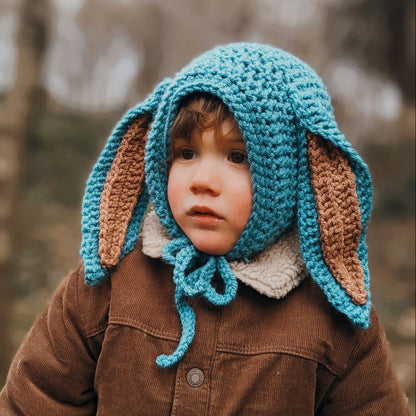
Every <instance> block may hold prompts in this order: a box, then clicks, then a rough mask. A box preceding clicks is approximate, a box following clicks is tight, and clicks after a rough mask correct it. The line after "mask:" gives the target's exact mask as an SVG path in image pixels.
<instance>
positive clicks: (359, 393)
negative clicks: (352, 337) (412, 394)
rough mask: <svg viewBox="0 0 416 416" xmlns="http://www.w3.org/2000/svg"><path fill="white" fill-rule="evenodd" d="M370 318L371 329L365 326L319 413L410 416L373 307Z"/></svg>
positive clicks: (327, 415) (359, 415)
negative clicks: (365, 328) (342, 371)
mask: <svg viewBox="0 0 416 416" xmlns="http://www.w3.org/2000/svg"><path fill="white" fill-rule="evenodd" d="M371 322H372V323H371V326H370V328H369V329H367V330H362V335H361V336H360V337H359V341H358V343H357V345H356V347H355V349H354V350H353V352H352V354H351V356H350V358H349V360H348V363H347V365H346V370H345V372H344V374H343V375H342V376H341V377H339V378H337V379H335V381H334V382H333V384H332V386H331V387H330V388H329V390H328V392H327V395H326V398H325V400H324V402H323V403H322V405H321V406H320V409H318V412H317V414H318V415H319V416H370V415H389V416H408V415H409V416H410V413H409V408H408V401H407V398H406V397H405V395H404V394H403V393H402V392H401V390H400V387H399V385H398V382H397V378H396V375H395V372H394V370H393V368H392V364H391V361H390V358H389V351H388V344H387V340H386V336H385V334H384V332H383V330H382V328H381V325H380V321H379V319H378V317H377V315H376V314H375V312H374V311H372V315H371Z"/></svg>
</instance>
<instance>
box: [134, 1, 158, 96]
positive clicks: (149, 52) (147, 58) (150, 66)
mask: <svg viewBox="0 0 416 416" xmlns="http://www.w3.org/2000/svg"><path fill="white" fill-rule="evenodd" d="M139 18H140V21H141V22H142V24H141V25H140V26H139V27H140V30H139V31H138V34H139V37H138V41H139V44H141V47H142V54H141V59H142V61H143V67H142V68H141V71H140V73H139V76H138V77H137V81H136V91H135V93H137V95H138V96H139V97H140V99H144V98H145V96H146V95H147V94H148V93H149V91H150V90H151V89H152V88H153V87H154V86H155V85H156V82H157V81H159V78H160V76H159V70H160V67H161V63H162V40H163V35H164V33H163V28H164V22H163V12H162V10H161V9H160V6H158V5H157V4H153V3H148V4H144V5H143V6H142V7H141V13H140V17H139Z"/></svg>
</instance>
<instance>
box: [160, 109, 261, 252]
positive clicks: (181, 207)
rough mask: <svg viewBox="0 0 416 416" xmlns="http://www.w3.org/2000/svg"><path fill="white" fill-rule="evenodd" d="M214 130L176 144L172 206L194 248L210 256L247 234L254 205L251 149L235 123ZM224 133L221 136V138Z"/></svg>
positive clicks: (170, 191) (170, 183) (171, 174)
mask: <svg viewBox="0 0 416 416" xmlns="http://www.w3.org/2000/svg"><path fill="white" fill-rule="evenodd" d="M219 130H220V131H219V133H220V134H218V135H217V134H216V133H215V129H209V130H202V131H201V130H199V129H195V130H193V132H192V134H191V139H190V140H189V141H188V140H187V139H185V138H180V137H179V138H176V139H173V140H172V165H171V168H170V171H169V178H168V201H169V205H170V209H171V211H172V214H173V217H174V218H175V220H176V222H177V224H178V225H179V227H181V229H182V231H183V232H184V233H185V234H186V236H187V237H188V238H189V239H190V240H191V242H192V243H193V245H194V246H195V247H196V248H197V249H198V250H200V251H202V252H205V253H207V254H213V255H223V254H226V253H228V252H229V251H230V250H231V249H232V248H233V246H234V245H235V243H236V242H237V240H238V238H239V237H240V234H241V233H242V231H243V230H244V228H245V226H246V224H247V222H248V219H249V216H250V213H251V206H252V196H253V194H252V183H251V174H250V166H249V163H248V160H247V151H246V146H245V143H244V141H243V138H242V136H241V133H240V131H239V129H238V126H237V124H236V122H235V121H234V120H233V118H231V117H230V118H228V119H226V120H225V121H224V122H223V123H222V124H221V126H220V129H219ZM221 132H222V134H221Z"/></svg>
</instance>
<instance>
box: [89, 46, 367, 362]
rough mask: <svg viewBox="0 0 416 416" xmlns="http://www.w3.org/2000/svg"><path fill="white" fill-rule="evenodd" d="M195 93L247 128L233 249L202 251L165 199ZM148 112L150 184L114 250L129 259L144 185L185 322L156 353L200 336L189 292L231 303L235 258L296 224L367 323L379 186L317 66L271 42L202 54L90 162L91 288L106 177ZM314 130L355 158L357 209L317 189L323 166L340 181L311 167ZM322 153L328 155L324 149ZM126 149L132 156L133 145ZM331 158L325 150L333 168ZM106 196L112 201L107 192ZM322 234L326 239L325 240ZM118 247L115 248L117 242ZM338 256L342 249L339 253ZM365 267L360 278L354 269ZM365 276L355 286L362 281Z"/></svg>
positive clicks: (344, 299) (315, 268) (322, 273)
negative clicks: (244, 207)
mask: <svg viewBox="0 0 416 416" xmlns="http://www.w3.org/2000/svg"><path fill="white" fill-rule="evenodd" d="M195 91H203V92H208V93H211V94H214V95H217V96H218V97H219V98H221V99H222V100H223V101H224V103H225V104H226V105H227V106H228V107H229V109H230V110H231V112H232V113H233V115H234V118H235V120H236V121H237V123H238V125H239V128H240V131H241V133H242V135H243V138H244V141H245V143H246V147H247V152H248V158H249V161H250V171H251V175H252V183H253V207H252V213H251V216H250V218H249V221H248V224H247V226H246V229H245V230H244V232H243V233H242V235H241V236H240V239H239V240H238V241H237V243H236V245H235V246H234V248H233V249H232V250H231V251H230V252H229V253H228V254H227V255H225V256H218V257H216V256H208V255H206V254H204V253H201V252H198V251H197V250H196V249H195V247H194V246H193V245H192V244H191V243H190V241H189V240H188V239H187V238H186V236H185V235H184V234H183V232H182V230H181V229H180V228H179V227H178V225H177V224H176V222H175V221H174V219H173V216H172V213H171V211H170V208H169V204H168V201H167V197H166V190H167V180H168V171H169V157H170V140H169V129H170V127H171V125H172V123H173V121H174V118H175V116H176V114H177V112H178V106H179V105H180V102H181V99H182V98H183V97H185V96H186V95H188V94H189V93H192V92H195ZM145 113H149V114H150V115H151V117H152V119H153V122H152V124H151V127H150V130H149V132H148V139H147V144H146V152H145V177H146V187H144V189H143V191H142V192H141V193H140V195H139V197H138V203H137V205H136V208H135V210H134V212H133V215H132V219H131V221H130V223H129V225H128V228H127V232H126V237H125V242H124V243H123V247H122V248H121V249H120V248H118V249H119V250H120V252H121V257H122V256H123V255H124V254H126V253H127V252H128V251H130V250H131V249H132V248H133V246H134V244H135V242H136V240H137V238H138V230H139V226H140V222H141V219H142V216H143V212H144V211H145V209H146V206H147V203H148V202H149V197H148V195H147V193H146V188H147V189H148V192H149V194H150V197H151V201H152V202H153V204H154V207H155V211H156V213H157V215H158V217H159V219H160V222H161V224H162V225H163V226H164V227H165V229H166V230H167V232H168V233H169V235H170V236H171V237H172V238H173V240H172V241H171V242H170V243H168V244H167V245H166V246H165V247H164V250H163V258H164V259H165V260H166V261H167V262H168V263H170V264H172V266H173V267H174V272H173V275H174V280H175V283H176V288H177V290H176V294H175V302H176V306H177V309H178V312H179V315H180V318H181V322H182V327H183V335H182V338H181V341H180V343H179V346H178V349H177V350H176V352H175V353H173V354H172V355H170V356H163V358H160V359H159V360H158V363H159V365H162V366H170V365H173V364H175V363H176V362H177V360H178V359H180V357H182V356H183V354H184V353H185V352H186V350H187V348H188V346H189V344H190V342H191V341H192V338H193V334H194V328H195V316H194V314H193V312H192V309H191V308H190V307H189V305H188V303H187V300H186V298H187V297H192V296H204V297H206V298H207V299H208V300H209V301H210V302H212V303H214V304H217V305H219V304H226V303H228V302H230V301H231V300H232V299H233V298H234V296H235V293H236V288H237V282H236V280H235V277H234V275H233V274H232V273H231V271H230V268H229V265H228V262H229V261H235V260H239V259H243V260H245V261H250V259H251V258H253V257H254V256H255V255H256V254H258V253H259V252H261V251H262V250H264V249H265V248H266V247H267V246H269V245H270V244H271V243H272V242H274V241H276V240H277V239H278V238H279V237H280V236H281V235H282V234H283V233H285V232H286V231H287V230H288V229H289V228H290V227H292V226H293V225H294V224H296V223H297V226H298V229H299V239H300V246H301V252H302V256H303V259H304V262H305V264H306V267H307V270H308V272H309V273H310V274H311V275H312V277H313V279H315V281H316V282H317V283H318V284H319V286H320V287H321V288H322V290H323V291H324V293H325V294H326V296H327V298H328V300H329V301H330V302H331V303H332V304H333V305H334V307H335V308H337V309H338V310H339V311H341V312H342V313H344V314H345V315H346V316H347V317H348V318H349V319H350V320H351V322H352V323H353V324H354V325H356V326H358V327H360V328H366V327H368V325H369V313H370V296H369V276H368V267H367V248H366V243H365V230H366V226H367V221H368V218H369V215H370V211H371V193H372V188H371V180H370V176H369V172H368V169H367V166H366V165H365V163H364V162H363V161H362V160H361V158H360V157H359V156H358V154H357V153H356V152H355V151H354V150H353V149H352V148H351V146H350V144H349V143H348V142H347V141H346V139H345V137H344V136H343V135H342V133H341V132H340V131H339V130H338V127H337V124H336V121H335V118H334V115H333V110H332V107H331V104H330V98H329V96H328V94H327V92H326V89H325V86H324V85H323V84H322V81H321V80H320V78H319V77H318V76H317V75H316V74H315V72H314V71H313V70H312V69H311V68H310V67H309V66H308V65H306V64H305V63H303V62H302V61H300V60H299V59H298V58H296V57H294V56H292V55H290V54H288V53H286V52H284V51H281V50H279V49H276V48H273V47H270V46H266V45H259V44H251V43H238V44H230V45H227V46H221V47H218V48H215V49H213V50H211V51H209V52H206V53H205V54H203V55H201V56H200V57H198V58H196V59H195V60H194V61H192V62H191V63H190V64H189V65H188V66H186V67H185V68H184V69H183V70H182V71H181V72H180V73H178V74H177V75H176V77H175V78H174V79H172V80H169V79H167V80H165V81H164V82H163V83H162V84H161V85H160V86H159V87H158V88H157V90H156V91H155V92H154V93H153V94H151V95H150V97H149V98H148V99H147V100H146V101H145V102H144V103H143V104H139V105H138V106H137V107H136V108H134V109H133V110H131V111H130V112H129V113H127V115H126V116H125V117H124V118H123V119H122V121H121V122H120V124H119V125H118V127H117V128H116V130H115V131H114V132H113V134H112V136H111V137H110V139H109V143H108V144H107V147H106V149H105V150H104V152H103V154H102V155H101V157H100V159H99V161H98V163H97V165H96V167H95V168H94V171H93V173H92V175H91V177H90V181H89V183H88V186H87V191H86V196H85V199H84V207H83V236H84V240H83V246H82V255H83V258H84V262H85V263H86V267H85V272H86V273H85V274H86V281H87V282H88V283H92V284H94V283H97V282H98V281H100V279H102V278H103V277H104V275H105V274H106V273H107V271H108V270H109V269H110V268H107V267H103V266H102V265H101V264H100V261H99V256H98V232H99V227H98V222H99V219H98V212H99V209H98V207H99V205H100V195H101V193H102V191H103V188H104V183H105V181H106V176H107V172H108V171H109V170H110V167H111V165H112V161H113V160H114V158H115V157H116V154H117V148H118V146H119V145H120V142H121V139H122V137H123V136H124V134H125V133H126V131H127V130H128V128H129V126H130V125H131V124H132V123H133V122H134V121H135V120H136V119H137V118H138V117H140V116H141V115H143V114H145ZM308 132H311V133H312V134H313V135H316V136H320V137H322V138H323V143H325V142H328V143H331V144H332V145H333V147H335V148H338V149H339V151H340V153H339V155H341V156H340V157H341V158H343V159H346V160H347V161H346V162H342V163H341V162H337V163H338V166H339V167H340V168H341V170H342V172H341V176H342V177H343V178H345V177H348V181H350V182H351V181H355V194H356V199H355V201H353V199H354V196H353V194H354V192H350V193H349V195H350V198H349V200H348V201H349V203H351V204H352V206H353V207H351V206H350V204H349V203H348V204H345V203H343V202H342V199H341V198H332V196H331V195H330V193H328V192H327V193H326V194H325V192H319V191H318V193H316V192H314V189H313V187H314V186H315V184H316V183H321V179H320V178H317V177H316V175H315V173H317V175H320V174H321V173H325V175H326V179H325V183H327V184H331V183H332V181H335V182H334V183H339V180H340V179H339V178H340V176H339V174H338V172H337V168H334V169H332V168H331V169H330V172H332V173H331V174H329V172H327V170H326V169H320V168H319V167H316V168H314V169H315V170H314V172H312V173H311V170H310V165H309V160H308V159H309V158H308V140H307V137H306V136H307V133H308ZM143 139H144V138H143ZM317 144H318V145H319V146H320V145H322V143H317ZM325 146H326V145H324V149H325ZM316 151H317V153H318V154H320V153H321V150H318V149H316ZM124 154H126V156H127V157H128V154H129V152H124ZM323 154H325V151H323ZM329 155H330V154H328V152H327V158H326V160H325V162H324V163H325V164H328V160H327V159H328V156H329ZM318 159H319V158H318ZM127 164H128V161H127ZM118 166H120V167H121V166H123V164H122V163H120V164H119V165H118ZM347 167H348V168H347ZM311 174H312V176H311ZM124 176H126V175H124ZM121 177H123V175H120V178H121ZM127 182H128V181H127ZM126 186H127V184H126ZM331 186H332V185H331ZM323 195H326V196H323ZM114 197H116V196H114ZM106 198H110V199H111V198H112V196H111V194H110V195H108V196H106ZM315 198H316V199H315ZM320 198H321V202H322V198H323V200H324V203H323V204H322V203H321V202H320ZM357 198H358V200H357ZM341 202H342V203H341ZM357 207H358V208H359V212H357ZM328 209H329V210H330V211H329V212H332V210H335V211H336V212H339V216H338V217H337V218H338V219H339V218H347V219H348V221H349V223H348V226H347V227H343V228H342V229H339V230H338V228H337V227H335V228H334V227H332V229H331V230H329V231H328V230H326V229H325V234H324V235H323V236H322V235H321V233H322V227H323V228H326V227H327V224H328V223H330V221H329V222H328V221H327V220H326V219H325V218H327V217H328V216H329V215H331V214H328V211H327V210H328ZM345 209H346V212H344V211H345ZM351 214H352V216H351ZM321 217H323V218H321ZM335 230H337V231H336V232H335ZM329 236H332V237H331V238H332V240H331V238H329ZM339 236H340V237H342V238H343V241H342V245H343V247H342V249H340V250H338V251H337V249H335V247H336V246H337V244H339V241H338V240H337V239H338V237H339ZM117 241H118V243H117V244H119V245H121V239H119V240H117ZM322 241H324V242H325V241H326V242H327V243H328V244H323V245H322V244H321V243H322ZM334 244H335V245H334ZM111 252H112V253H115V252H116V248H112V249H111ZM334 253H335V254H336V255H334ZM339 253H343V254H342V255H341V257H340V255H339ZM340 258H342V264H344V266H345V268H346V270H347V272H348V273H347V274H348V277H345V276H346V274H345V273H344V272H340V270H341V269H342V268H343V267H344V266H340V265H339V264H340V263H339V261H338V260H339V259H340ZM357 259H358V260H357ZM110 264H112V265H113V264H114V261H111V263H110ZM359 269H362V270H363V273H361V274H360V273H358V272H357V271H358V270H359ZM215 274H219V275H220V276H221V277H222V279H223V281H224V284H225V292H224V293H222V294H219V293H217V292H216V291H215V290H214V289H213V286H212V284H211V280H212V279H213V277H214V275H215ZM357 279H358V280H359V282H356V281H355V280H357ZM363 280H364V283H363ZM155 301H156V302H157V300H155Z"/></svg>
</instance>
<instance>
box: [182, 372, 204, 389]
mask: <svg viewBox="0 0 416 416" xmlns="http://www.w3.org/2000/svg"><path fill="white" fill-rule="evenodd" d="M204 378H205V377H204V372H203V371H202V370H201V369H200V368H196V367H194V368H191V369H190V370H189V371H188V372H187V373H186V381H187V382H188V384H189V385H190V386H191V387H199V386H201V385H202V383H203V382H204Z"/></svg>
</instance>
